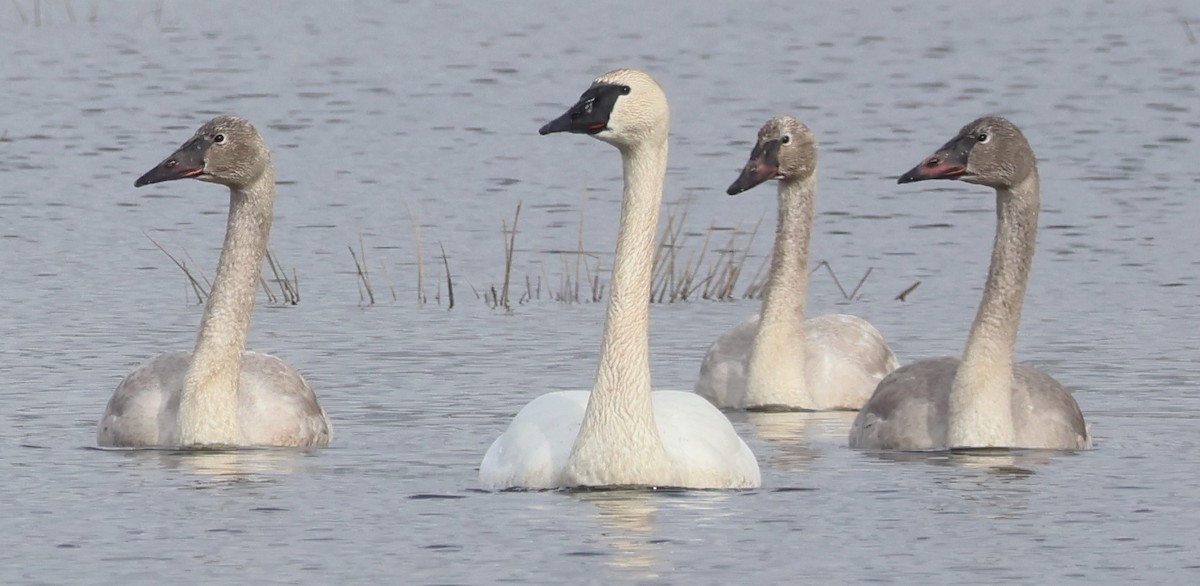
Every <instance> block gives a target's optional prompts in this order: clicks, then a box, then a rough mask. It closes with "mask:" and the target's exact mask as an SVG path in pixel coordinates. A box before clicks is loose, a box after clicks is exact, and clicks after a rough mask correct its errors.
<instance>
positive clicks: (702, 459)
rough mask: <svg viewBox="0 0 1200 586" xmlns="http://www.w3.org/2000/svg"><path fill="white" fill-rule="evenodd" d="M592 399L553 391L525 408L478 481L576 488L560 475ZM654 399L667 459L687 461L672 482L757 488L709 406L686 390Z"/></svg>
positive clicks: (755, 472)
mask: <svg viewBox="0 0 1200 586" xmlns="http://www.w3.org/2000/svg"><path fill="white" fill-rule="evenodd" d="M590 396H591V393H590V392H588V391H560V392H556V393H548V394H545V395H542V396H540V397H538V398H536V399H534V400H533V401H531V402H530V403H529V404H528V405H526V406H525V407H524V408H522V409H521V411H520V412H519V413H517V416H516V417H514V418H513V420H512V423H510V424H509V426H508V429H507V430H505V431H504V433H503V434H501V436H500V437H499V438H497V439H496V441H495V442H493V443H492V446H491V447H490V448H489V449H488V451H487V454H486V455H485V456H484V458H483V463H482V464H481V465H480V466H479V481H480V483H481V484H482V485H483V486H484V487H486V488H492V489H502V488H509V487H522V488H533V489H548V488H557V487H562V486H570V485H571V483H570V480H569V479H567V478H564V477H563V475H562V472H563V470H564V469H565V468H566V465H567V459H568V458H569V457H570V455H571V448H572V446H573V444H574V442H575V438H576V436H578V435H579V426H580V423H581V422H582V421H583V414H584V412H585V411H586V410H587V403H588V398H589V397H590ZM651 400H652V401H653V405H654V420H655V422H656V423H657V425H658V433H659V437H661V438H662V443H663V448H664V449H665V451H666V454H667V457H668V458H669V459H670V460H672V461H675V462H686V466H685V467H682V468H681V469H680V470H678V471H676V472H674V473H673V474H676V475H677V477H678V482H674V483H671V484H672V485H677V486H686V487H689V488H754V487H756V486H759V485H760V484H761V483H762V478H761V475H760V472H759V468H758V462H757V461H756V460H755V458H754V454H753V453H751V451H750V448H749V447H748V446H747V445H746V444H745V442H743V441H742V440H741V438H739V437H738V436H737V432H736V431H735V430H734V429H733V425H732V424H731V423H729V419H727V418H726V417H725V415H724V414H722V413H721V412H720V411H718V410H716V409H714V408H713V406H712V405H711V404H709V403H708V402H707V401H705V400H704V399H702V398H700V397H698V396H696V395H695V394H693V393H689V392H685V391H655V392H654V393H652V394H651ZM664 477H666V474H664Z"/></svg>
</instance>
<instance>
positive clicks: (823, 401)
mask: <svg viewBox="0 0 1200 586" xmlns="http://www.w3.org/2000/svg"><path fill="white" fill-rule="evenodd" d="M759 319H760V318H759V315H758V314H755V315H753V316H751V317H749V318H747V319H745V320H743V321H742V322H741V323H739V324H738V325H736V326H734V327H733V328H732V329H730V330H729V331H727V332H725V333H724V334H722V335H721V337H719V338H717V341H716V342H713V344H712V346H709V348H708V352H707V353H706V354H705V355H704V361H703V362H702V363H701V364H700V378H699V379H697V381H696V386H695V392H696V393H697V394H699V395H700V396H702V397H704V398H705V399H708V400H709V401H710V402H712V403H713V404H714V405H717V406H719V407H722V408H724V409H755V410H811V411H833V410H847V411H853V410H857V409H859V408H860V407H862V405H863V404H864V403H866V402H867V399H869V398H870V397H871V393H872V392H873V391H874V390H875V387H876V386H877V385H878V384H879V381H881V380H883V378H884V377H885V376H887V374H888V373H890V372H891V371H893V370H895V369H896V367H898V366H899V365H900V363H899V361H898V360H897V359H896V355H895V354H893V353H892V351H891V348H889V347H888V345H887V342H886V341H884V339H883V334H881V333H879V330H877V329H875V326H873V325H871V323H870V322H868V321H867V320H865V319H862V318H861V317H858V316H855V315H846V314H842V313H837V314H830V315H822V316H818V317H814V318H810V319H807V320H804V332H803V335H804V343H803V345H802V348H799V349H794V350H788V349H781V350H780V351H779V352H778V354H777V355H775V356H772V357H771V359H770V360H771V362H776V361H778V362H783V361H792V362H795V363H802V364H803V365H804V373H803V377H804V387H805V388H806V389H812V390H811V391H810V392H809V393H807V394H806V395H800V396H801V397H803V398H804V400H797V399H796V398H795V397H796V396H797V395H798V394H797V393H791V394H790V396H781V397H774V398H772V399H770V400H762V399H756V398H753V397H748V396H747V391H748V389H749V378H750V376H749V375H750V372H749V369H750V353H751V350H752V349H753V348H754V340H755V337H756V336H757V335H758V331H759V327H758V324H759ZM799 351H803V352H804V357H803V359H802V360H803V362H801V361H800V360H797V359H796V354H797V352H799ZM774 388H777V389H789V390H790V389H792V388H794V387H793V386H792V385H779V386H776V387H774Z"/></svg>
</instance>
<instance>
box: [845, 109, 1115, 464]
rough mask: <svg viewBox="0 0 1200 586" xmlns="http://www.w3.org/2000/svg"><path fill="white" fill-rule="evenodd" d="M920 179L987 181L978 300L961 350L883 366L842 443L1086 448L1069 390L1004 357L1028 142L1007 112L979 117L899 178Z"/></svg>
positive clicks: (1010, 351) (1030, 248)
mask: <svg viewBox="0 0 1200 586" xmlns="http://www.w3.org/2000/svg"><path fill="white" fill-rule="evenodd" d="M927 179H959V180H962V181H966V182H968V183H975V184H979V185H986V186H989V187H992V188H993V189H995V190H996V237H995V243H994V246H993V250H992V260H991V265H990V266H989V268H988V276H987V282H986V284H985V285H984V293H983V299H982V300H981V301H980V304H979V311H978V313H977V314H976V316H975V321H974V323H973V324H972V326H971V332H970V334H969V335H968V337H967V344H966V348H965V350H964V351H963V357H962V359H961V360H959V359H956V358H937V359H932V360H922V361H919V362H916V363H914V364H910V365H908V366H904V367H902V368H900V369H898V370H896V371H895V372H893V373H891V374H890V375H888V377H887V378H885V379H883V380H882V381H881V382H880V383H879V386H878V387H877V388H876V389H875V392H874V394H872V396H871V399H870V400H869V401H867V404H866V405H865V406H863V408H862V410H861V411H859V414H858V417H856V418H855V420H854V425H853V427H852V428H851V430H850V446H851V447H854V448H868V449H885V450H943V449H949V448H981V447H997V448H1045V449H1085V448H1088V447H1090V446H1091V436H1090V433H1089V432H1088V429H1087V424H1086V423H1085V421H1084V418H1083V413H1082V412H1081V411H1080V410H1079V405H1078V404H1076V402H1075V399H1074V397H1072V396H1071V394H1070V393H1069V392H1067V390H1066V389H1065V388H1063V386H1062V385H1061V384H1059V383H1058V381H1056V380H1054V379H1053V378H1052V377H1050V375H1048V374H1046V373H1044V372H1041V371H1039V370H1037V369H1036V368H1034V367H1032V366H1030V365H1028V364H1014V353H1015V348H1016V342H1017V331H1018V326H1019V324H1020V320H1021V308H1022V305H1023V303H1024V300H1025V288H1026V285H1027V284H1028V280H1029V270H1030V267H1031V266H1032V263H1033V254H1034V250H1035V247H1036V246H1035V243H1036V232H1037V223H1038V211H1039V208H1040V206H1041V191H1040V183H1039V181H1038V173H1037V160H1036V158H1035V156H1034V154H1033V149H1031V148H1030V146H1029V143H1028V141H1027V140H1026V139H1025V136H1024V135H1023V134H1022V133H1021V131H1020V130H1019V129H1018V128H1017V127H1016V126H1015V125H1013V124H1012V123H1011V122H1009V121H1008V120H1005V119H1003V118H997V117H984V118H980V119H978V120H976V121H974V122H972V123H970V124H968V125H966V126H964V127H963V128H962V130H961V131H959V133H958V135H957V136H955V137H954V138H953V139H951V140H950V141H949V142H947V143H946V144H945V145H944V146H943V147H942V148H941V149H939V150H938V151H937V152H936V153H934V154H933V155H931V156H930V157H927V158H926V159H925V160H924V161H922V162H921V164H919V165H917V166H916V167H914V168H913V169H912V170H910V171H909V172H908V173H905V174H904V175H903V176H901V178H900V183H908V182H911V181H923V180H927Z"/></svg>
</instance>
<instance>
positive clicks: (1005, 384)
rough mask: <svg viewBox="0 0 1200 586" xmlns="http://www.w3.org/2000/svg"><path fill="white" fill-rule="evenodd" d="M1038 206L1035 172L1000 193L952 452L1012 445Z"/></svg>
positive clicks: (954, 407)
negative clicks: (1020, 335)
mask: <svg viewBox="0 0 1200 586" xmlns="http://www.w3.org/2000/svg"><path fill="white" fill-rule="evenodd" d="M1040 206H1041V196H1040V193H1039V186H1038V176H1037V171H1036V170H1035V171H1033V172H1032V173H1031V174H1030V175H1029V177H1027V178H1026V179H1025V180H1024V181H1022V182H1021V183H1020V184H1018V185H1016V186H1014V187H1012V188H1011V189H1007V190H1003V189H997V190H996V240H995V243H994V245H993V248H992V262H991V265H990V266H989V267H988V277H987V283H986V284H985V285H984V288H983V300H982V301H981V302H980V304H979V311H978V313H976V314H975V323H974V324H972V326H971V334H970V336H969V337H968V338H967V346H966V349H965V350H964V351H963V358H962V364H961V365H960V366H959V369H958V374H957V375H956V376H955V379H954V386H953V388H952V390H951V393H950V421H949V437H948V440H949V442H950V447H1006V446H1012V445H1013V444H1014V441H1015V434H1016V430H1015V428H1014V426H1013V419H1012V386H1013V362H1014V359H1013V354H1014V352H1015V350H1016V345H1017V330H1018V328H1019V326H1020V322H1021V307H1022V305H1023V304H1024V302H1025V287H1026V285H1027V283H1028V282H1029V271H1030V268H1031V267H1032V265H1033V253H1034V249H1035V248H1036V241H1037V223H1038V210H1039V208H1040Z"/></svg>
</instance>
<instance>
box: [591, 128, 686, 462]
mask: <svg viewBox="0 0 1200 586" xmlns="http://www.w3.org/2000/svg"><path fill="white" fill-rule="evenodd" d="M621 157H622V161H623V164H624V180H625V185H624V193H623V196H622V200H621V223H620V229H619V231H618V233H617V249H616V254H615V256H614V259H613V269H612V280H611V281H610V290H609V298H608V308H607V311H606V314H605V319H604V335H603V340H602V342H601V346H600V358H599V364H598V366H597V369H596V381H595V384H594V385H593V387H592V393H591V397H590V399H589V402H588V407H587V411H586V413H585V414H584V417H583V422H582V424H581V426H580V430H579V436H578V437H577V438H576V441H575V445H574V447H573V448H572V451H571V457H570V460H569V462H568V467H567V474H568V475H569V476H571V478H569V479H568V482H567V483H568V484H575V485H612V484H630V483H638V482H640V481H639V480H638V478H644V476H638V475H637V474H636V473H637V472H638V471H643V472H644V470H643V468H644V467H656V466H666V465H667V464H666V462H667V460H666V455H665V451H664V450H663V446H662V440H661V438H660V437H659V434H658V427H657V425H656V424H655V421H654V410H653V405H652V403H651V396H650V389H651V386H650V357H649V341H648V337H649V313H650V287H651V278H652V274H651V271H652V269H653V256H654V237H655V232H656V231H657V228H658V214H659V208H660V207H661V203H662V192H663V182H664V177H665V174H666V167H667V140H666V135H665V132H664V133H663V136H662V137H661V140H656V141H651V142H649V143H641V144H640V145H639V146H637V147H633V148H622V149H621ZM617 462H620V464H617ZM633 463H636V464H633ZM662 470H663V469H661V468H660V469H659V470H658V471H657V472H658V473H657V474H655V476H657V477H662V474H661V473H662ZM613 475H618V476H613ZM624 475H632V476H630V477H629V478H625V477H624ZM630 479H632V482H631V480H630Z"/></svg>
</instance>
